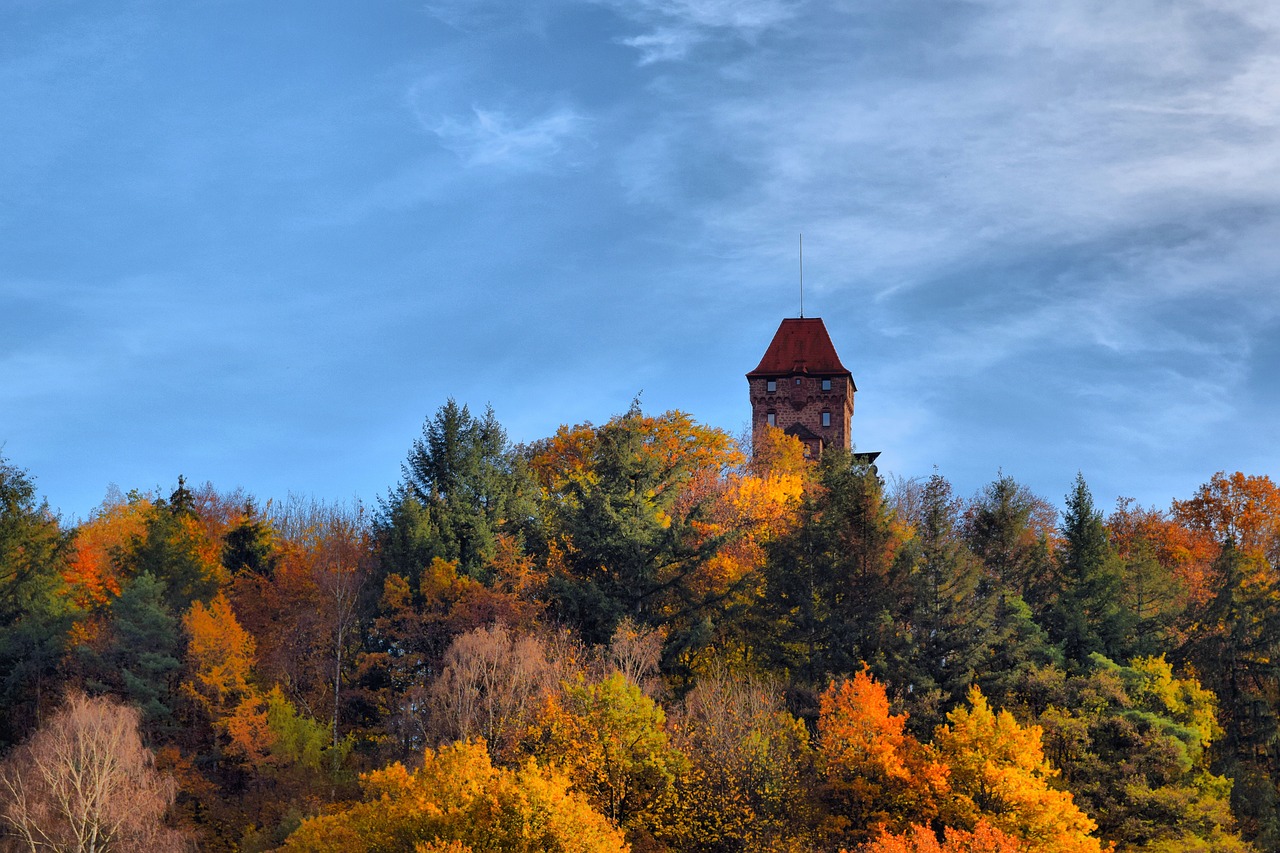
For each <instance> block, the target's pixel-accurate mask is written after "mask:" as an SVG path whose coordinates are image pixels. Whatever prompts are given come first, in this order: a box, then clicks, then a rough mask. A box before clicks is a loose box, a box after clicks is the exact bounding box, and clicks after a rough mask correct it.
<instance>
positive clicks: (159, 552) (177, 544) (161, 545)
mask: <svg viewBox="0 0 1280 853" xmlns="http://www.w3.org/2000/svg"><path fill="white" fill-rule="evenodd" d="M218 552H219V548H218V547H217V545H216V544H215V543H213V542H212V541H210V539H209V536H208V534H207V532H206V530H205V529H204V526H203V524H202V523H201V521H200V518H199V516H198V515H197V514H196V510H195V505H194V498H193V496H192V493H191V491H190V490H189V489H188V488H187V486H186V481H185V480H184V479H183V478H182V477H179V478H178V486H177V488H175V489H174V490H173V492H172V493H170V495H169V497H168V499H163V498H162V499H160V500H157V501H156V502H155V504H154V505H152V507H151V509H150V511H149V512H148V514H147V518H146V533H145V535H144V536H143V538H142V539H141V541H138V542H136V543H134V544H133V548H132V549H131V553H130V554H129V555H128V556H127V558H126V562H127V565H128V567H129V573H130V574H132V575H135V576H140V575H143V574H147V575H150V576H151V577H152V578H153V579H154V580H157V581H160V582H161V583H162V586H163V590H164V600H165V603H166V604H167V605H168V607H169V610H170V611H171V612H173V613H183V612H185V611H186V609H187V608H188V607H190V606H191V602H193V601H204V602H208V601H209V600H210V599H211V598H213V596H214V595H215V594H216V593H217V591H218V588H219V586H220V585H221V582H222V580H223V577H224V572H223V570H222V565H221V561H220V559H219V554H218Z"/></svg>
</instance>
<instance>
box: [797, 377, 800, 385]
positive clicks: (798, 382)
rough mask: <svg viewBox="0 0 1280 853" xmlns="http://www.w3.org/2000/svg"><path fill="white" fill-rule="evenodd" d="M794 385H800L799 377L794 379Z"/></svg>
mask: <svg viewBox="0 0 1280 853" xmlns="http://www.w3.org/2000/svg"><path fill="white" fill-rule="evenodd" d="M796 384H797V385H799V384H800V377H799V376H797V377H796Z"/></svg>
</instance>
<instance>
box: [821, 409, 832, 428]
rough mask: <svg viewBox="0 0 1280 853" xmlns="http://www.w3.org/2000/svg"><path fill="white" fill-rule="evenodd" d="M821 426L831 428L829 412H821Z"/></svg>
mask: <svg viewBox="0 0 1280 853" xmlns="http://www.w3.org/2000/svg"><path fill="white" fill-rule="evenodd" d="M822 425H823V426H827V427H829V426H831V413H830V412H823V413H822Z"/></svg>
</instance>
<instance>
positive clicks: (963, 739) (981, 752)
mask: <svg viewBox="0 0 1280 853" xmlns="http://www.w3.org/2000/svg"><path fill="white" fill-rule="evenodd" d="M934 746H935V748H936V749H937V750H938V753H939V755H940V756H941V757H942V758H943V760H944V761H946V763H947V765H948V766H949V768H950V781H951V789H952V793H953V797H952V803H953V805H954V808H955V809H956V814H954V815H946V816H944V817H946V818H947V820H946V822H947V823H949V824H950V823H955V824H956V825H968V826H974V825H976V824H977V823H978V821H979V820H980V819H983V818H985V819H986V820H988V821H990V823H991V824H992V825H993V826H994V827H995V828H997V829H999V830H1001V831H1003V832H1005V833H1008V834H1010V835H1012V836H1015V837H1016V838H1019V839H1022V840H1023V841H1024V842H1025V843H1026V844H1027V850H1029V851H1037V853H1041V852H1042V853H1099V851H1101V850H1103V849H1104V848H1103V847H1102V845H1101V843H1100V842H1099V841H1098V839H1097V838H1094V837H1093V836H1092V835H1091V834H1090V833H1092V832H1093V831H1094V830H1095V829H1096V828H1097V824H1095V823H1094V821H1093V820H1092V819H1090V817H1089V816H1088V815H1086V814H1085V813H1084V812H1082V811H1080V809H1079V808H1077V807H1076V805H1075V802H1074V801H1073V799H1072V797H1071V794H1070V793H1068V792H1066V791H1059V790H1055V789H1054V788H1052V787H1050V785H1049V782H1050V780H1051V779H1052V778H1053V777H1054V776H1056V775H1057V771H1056V770H1054V768H1053V767H1052V766H1051V765H1050V764H1049V762H1048V760H1047V759H1046V758H1045V756H1044V748H1043V745H1042V744H1041V729H1040V727H1039V726H1027V727H1025V728H1024V727H1022V726H1020V725H1019V724H1018V721H1017V720H1015V719H1014V718H1013V715H1012V714H1010V713H1009V712H1008V711H999V712H996V711H993V710H992V709H991V706H990V704H989V703H988V702H987V699H986V697H985V696H983V695H982V691H980V690H979V689H978V688H977V687H973V688H971V689H970V690H969V707H968V708H964V707H959V708H955V709H954V710H952V711H951V713H950V714H948V715H947V723H946V725H943V726H939V727H938V730H937V732H936V733H935V735H934Z"/></svg>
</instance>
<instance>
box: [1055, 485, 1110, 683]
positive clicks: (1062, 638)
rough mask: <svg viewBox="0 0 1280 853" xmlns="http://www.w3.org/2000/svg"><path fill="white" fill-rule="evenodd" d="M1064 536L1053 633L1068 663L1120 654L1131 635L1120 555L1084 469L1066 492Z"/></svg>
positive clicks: (1059, 563)
mask: <svg viewBox="0 0 1280 853" xmlns="http://www.w3.org/2000/svg"><path fill="white" fill-rule="evenodd" d="M1062 539H1063V542H1062V547H1061V548H1060V549H1059V551H1058V573H1057V581H1058V582H1057V596H1056V599H1055V600H1054V602H1053V603H1052V605H1051V606H1050V608H1049V616H1048V623H1049V631H1050V635H1051V636H1052V637H1053V638H1054V640H1055V641H1057V642H1059V643H1061V644H1062V649H1063V654H1064V656H1065V657H1066V659H1067V660H1068V661H1069V662H1074V663H1077V664H1081V665H1083V664H1085V663H1087V661H1088V659H1089V655H1091V654H1093V653H1095V652H1098V653H1101V654H1104V655H1107V656H1108V657H1121V656H1122V655H1124V653H1125V652H1126V651H1127V649H1125V648H1123V645H1124V640H1125V638H1126V637H1127V636H1128V635H1129V623H1128V617H1129V614H1128V613H1126V612H1125V610H1124V609H1123V608H1122V606H1121V602H1122V600H1123V589H1124V586H1123V581H1122V577H1121V573H1120V560H1119V559H1118V558H1117V556H1116V553H1115V551H1114V550H1113V549H1112V548H1111V544H1110V542H1109V541H1108V539H1107V528H1106V525H1105V524H1104V523H1103V520H1102V513H1101V512H1099V511H1098V510H1097V509H1095V508H1094V505H1093V496H1092V495H1091V494H1090V493H1089V487H1088V486H1087V485H1086V484H1085V481H1084V476H1083V475H1080V474H1077V475H1076V483H1075V487H1074V488H1073V489H1072V491H1071V494H1069V495H1067V508H1066V511H1065V512H1064V513H1063V519H1062Z"/></svg>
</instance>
